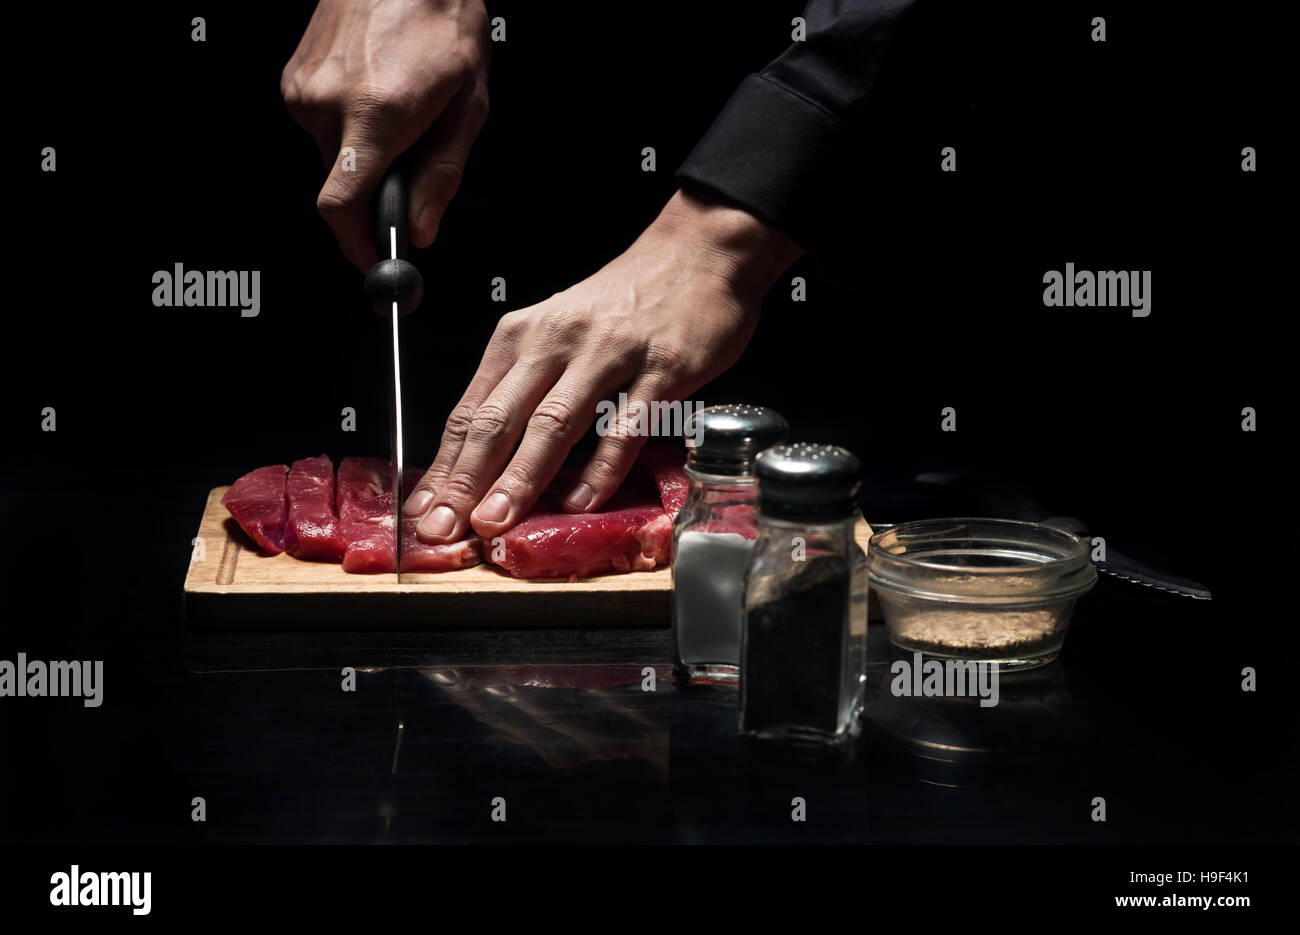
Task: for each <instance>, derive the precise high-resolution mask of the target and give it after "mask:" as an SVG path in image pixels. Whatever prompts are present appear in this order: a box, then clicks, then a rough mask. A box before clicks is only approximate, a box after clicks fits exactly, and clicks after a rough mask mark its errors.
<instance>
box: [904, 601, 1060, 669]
mask: <svg viewBox="0 0 1300 935" xmlns="http://www.w3.org/2000/svg"><path fill="white" fill-rule="evenodd" d="M1067 619H1068V614H1065V615H1062V614H1061V613H1060V612H1059V611H1058V610H1012V611H986V610H930V609H917V610H911V611H908V610H902V611H901V612H900V613H899V614H898V616H897V618H896V623H895V627H896V629H895V631H894V634H893V641H894V644H895V645H896V646H899V647H900V648H903V649H910V650H916V651H920V652H928V653H932V654H936V655H952V656H961V657H962V658H969V659H980V658H987V659H1000V658H1006V657H1010V656H1033V655H1038V654H1040V653H1042V652H1045V651H1047V650H1050V649H1052V648H1053V647H1054V646H1055V645H1056V644H1057V643H1059V642H1060V641H1061V639H1062V638H1063V636H1064V633H1065V621H1066V620H1067Z"/></svg>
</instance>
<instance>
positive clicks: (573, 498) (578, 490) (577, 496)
mask: <svg viewBox="0 0 1300 935" xmlns="http://www.w3.org/2000/svg"><path fill="white" fill-rule="evenodd" d="M595 498H596V491H594V490H592V489H591V485H590V484H587V483H582V484H579V485H578V486H577V487H574V488H573V489H572V490H570V491H569V495H568V496H567V497H565V498H564V505H565V506H568V507H572V508H573V509H575V510H578V511H579V512H583V511H585V510H586V509H587V507H589V506H591V501H592V500H594V499H595Z"/></svg>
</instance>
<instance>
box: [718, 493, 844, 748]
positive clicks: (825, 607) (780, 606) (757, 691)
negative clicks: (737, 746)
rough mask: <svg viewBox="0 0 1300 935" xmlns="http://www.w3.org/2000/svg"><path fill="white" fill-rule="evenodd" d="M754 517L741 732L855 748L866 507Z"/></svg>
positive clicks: (752, 736)
mask: <svg viewBox="0 0 1300 935" xmlns="http://www.w3.org/2000/svg"><path fill="white" fill-rule="evenodd" d="M756 517H757V523H758V539H757V541H756V542H755V545H754V552H753V556H752V557H751V559H750V563H749V568H748V570H747V572H746V579H745V593H744V608H745V610H744V622H743V627H742V640H741V672H742V678H741V683H740V732H741V735H742V736H743V737H745V738H746V739H749V740H759V741H778V742H781V743H786V744H789V743H796V744H799V743H808V744H814V745H818V746H829V747H831V748H834V749H835V750H837V751H838V752H840V753H848V752H850V751H851V748H852V743H853V740H854V738H855V737H857V735H858V733H859V732H860V723H859V715H860V714H861V711H862V705H863V698H864V690H865V679H866V639H867V560H866V555H865V553H863V551H862V549H861V548H860V547H859V546H858V544H857V542H856V541H855V539H854V525H855V523H856V521H857V519H858V518H859V514H858V513H857V512H856V510H855V511H854V513H853V515H851V516H846V517H844V518H843V519H839V520H836V521H834V522H818V523H810V522H808V521H802V520H786V519H776V518H773V517H768V516H765V515H763V513H762V512H761V511H758V512H756Z"/></svg>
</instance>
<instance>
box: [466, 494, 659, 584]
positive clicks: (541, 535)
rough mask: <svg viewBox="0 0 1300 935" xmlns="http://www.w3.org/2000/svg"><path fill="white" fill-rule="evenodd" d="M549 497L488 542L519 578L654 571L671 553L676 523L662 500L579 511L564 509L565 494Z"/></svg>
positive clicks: (497, 560)
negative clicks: (562, 496)
mask: <svg viewBox="0 0 1300 935" xmlns="http://www.w3.org/2000/svg"><path fill="white" fill-rule="evenodd" d="M547 501H548V502H546V503H543V504H539V506H538V507H537V508H534V510H533V511H532V512H531V513H529V514H528V516H527V517H525V518H524V519H523V520H521V521H520V522H518V523H516V524H515V525H514V526H513V527H512V528H510V529H509V530H507V531H506V532H505V533H503V534H502V535H501V536H500V537H498V539H495V540H493V541H491V542H488V543H486V545H485V548H486V549H487V553H488V559H489V560H490V561H491V562H492V563H493V564H495V565H499V566H501V567H502V568H504V569H505V570H506V571H507V572H509V573H510V574H511V575H513V576H514V577H516V578H568V579H570V580H575V579H577V578H587V577H590V576H591V575H598V574H601V573H604V572H610V571H616V572H625V571H649V570H651V569H652V568H654V567H655V566H656V565H658V564H660V563H664V562H667V561H668V559H669V557H670V555H671V551H672V529H673V521H672V519H671V518H669V516H668V515H667V514H666V513H664V508H663V504H661V503H660V502H659V501H658V500H657V499H656V500H651V499H649V498H648V497H647V498H643V499H642V500H641V502H640V503H631V504H628V505H626V506H622V507H621V508H616V509H606V510H603V511H601V512H600V513H579V514H573V513H561V512H560V511H559V510H558V505H559V496H554V497H548V498H547Z"/></svg>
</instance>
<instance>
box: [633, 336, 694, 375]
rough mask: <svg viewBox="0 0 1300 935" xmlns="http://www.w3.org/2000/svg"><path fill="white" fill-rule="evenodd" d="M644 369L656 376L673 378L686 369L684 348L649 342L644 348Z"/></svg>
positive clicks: (686, 358) (686, 357) (686, 356)
mask: <svg viewBox="0 0 1300 935" xmlns="http://www.w3.org/2000/svg"><path fill="white" fill-rule="evenodd" d="M643 356H644V369H645V371H646V372H647V373H651V374H654V375H656V376H674V375H676V374H679V373H681V372H682V371H683V370H684V369H686V367H687V360H688V355H687V353H686V350H685V348H681V347H678V346H677V345H676V344H668V343H665V342H662V341H656V342H651V343H650V344H648V345H647V346H646V348H645V353H644V355H643Z"/></svg>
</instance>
